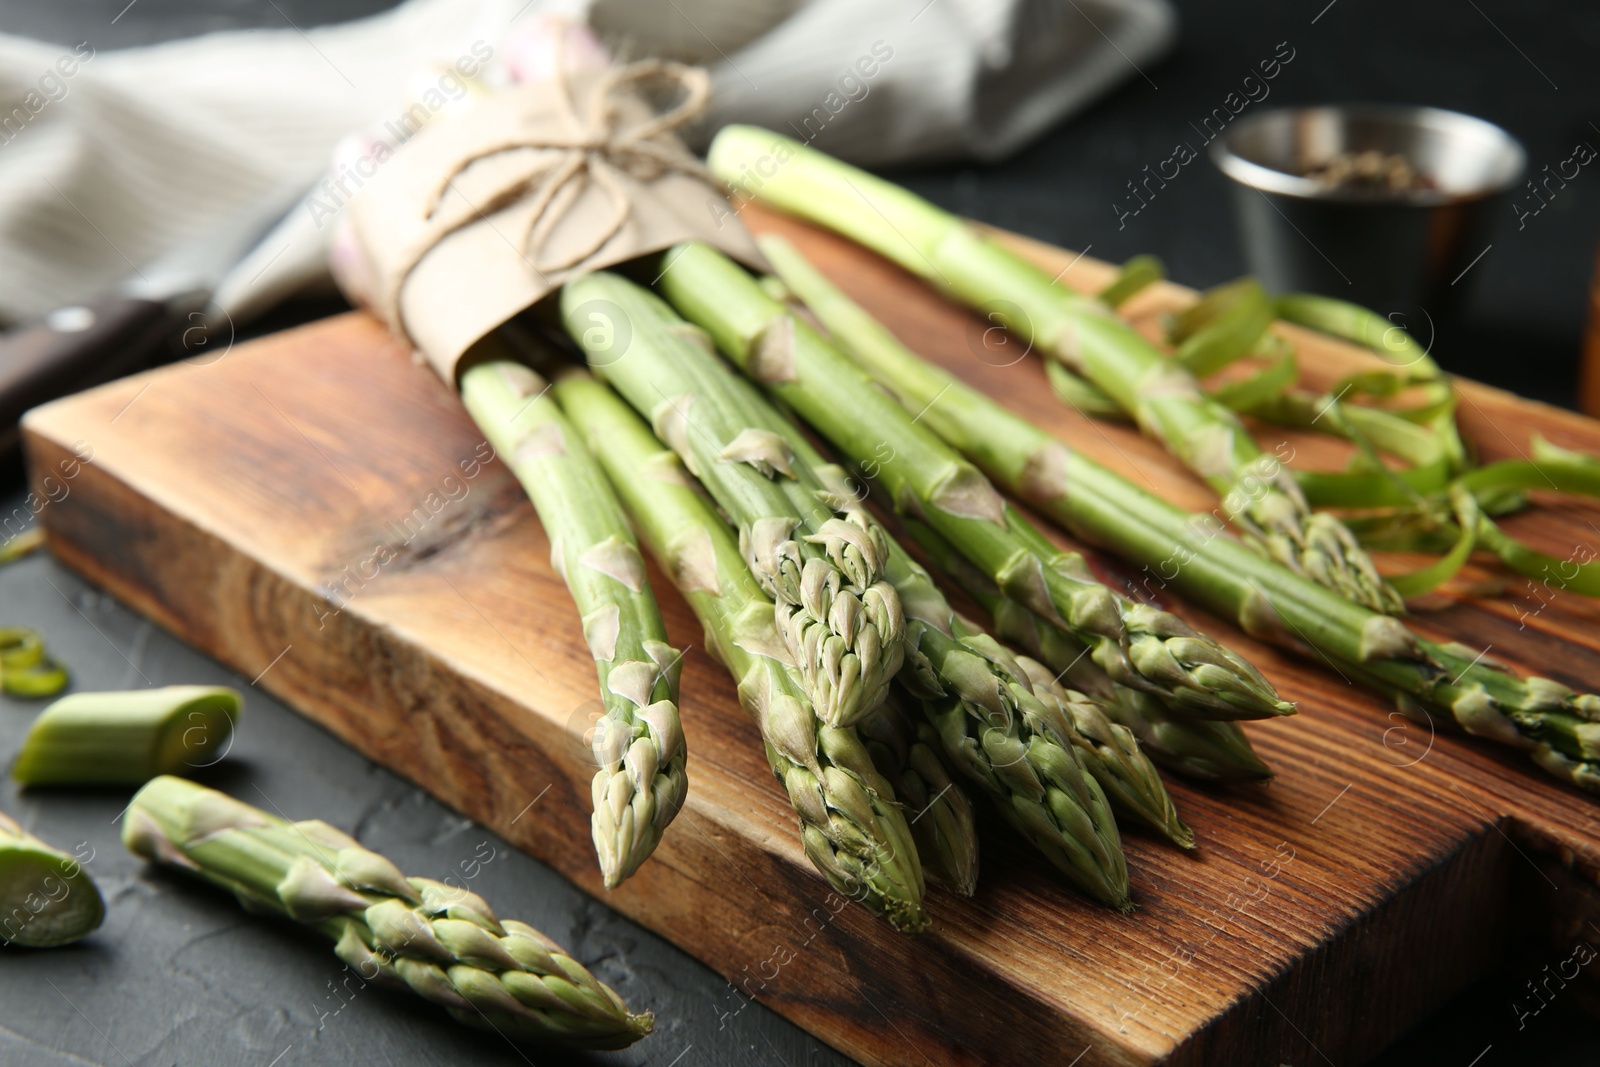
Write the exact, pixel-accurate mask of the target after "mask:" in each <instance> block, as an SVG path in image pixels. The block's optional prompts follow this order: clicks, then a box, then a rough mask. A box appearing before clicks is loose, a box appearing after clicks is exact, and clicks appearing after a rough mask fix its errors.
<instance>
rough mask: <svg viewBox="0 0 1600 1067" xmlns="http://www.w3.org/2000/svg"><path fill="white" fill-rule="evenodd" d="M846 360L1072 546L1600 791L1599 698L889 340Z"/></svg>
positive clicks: (1410, 707)
mask: <svg viewBox="0 0 1600 1067" xmlns="http://www.w3.org/2000/svg"><path fill="white" fill-rule="evenodd" d="M884 336H888V335H887V334H883V335H879V337H880V338H881V337H884ZM890 339H891V340H892V338H890ZM849 351H850V354H851V356H852V357H854V358H855V359H856V360H857V361H858V362H859V363H860V364H861V365H862V366H863V367H865V368H867V369H868V370H869V371H870V372H871V374H872V377H873V378H874V379H875V380H876V381H877V382H878V383H879V384H880V385H882V386H883V387H884V388H886V389H888V390H890V391H891V392H892V394H893V395H894V396H895V397H896V398H897V399H898V400H899V402H900V403H901V404H903V405H904V406H905V409H906V410H908V411H916V412H920V413H922V417H921V418H920V419H919V421H920V422H921V423H922V424H925V425H927V426H928V427H929V428H930V429H931V430H932V431H933V432H934V433H936V434H938V435H939V437H941V438H942V439H944V440H945V441H946V442H948V443H950V444H951V445H952V446H953V447H956V448H958V449H960V450H961V452H962V453H963V454H964V455H966V456H968V457H969V458H970V459H971V460H972V461H973V462H974V463H976V464H977V465H978V466H979V467H981V468H982V469H983V470H984V471H985V472H987V473H988V475H989V476H990V477H991V478H993V479H994V480H995V482H997V483H998V484H999V485H1000V486H1002V487H1003V488H1005V489H1006V490H1008V491H1009V492H1012V493H1014V494H1016V495H1017V496H1018V497H1019V498H1021V499H1022V500H1025V501H1027V502H1028V503H1029V504H1030V505H1032V506H1033V507H1035V508H1036V509H1038V510H1039V511H1040V512H1041V513H1042V514H1044V515H1046V516H1047V517H1049V518H1051V519H1053V520H1054V521H1056V522H1058V523H1060V524H1061V525H1062V526H1063V527H1064V528H1066V529H1067V530H1069V531H1070V532H1072V533H1073V534H1074V535H1076V536H1078V537H1081V538H1083V539H1084V540H1085V541H1088V542H1090V543H1093V544H1100V545H1104V546H1106V547H1108V548H1110V549H1111V550H1113V551H1115V552H1116V553H1117V554H1118V555H1120V556H1122V557H1123V558H1125V559H1127V560H1129V561H1130V562H1132V563H1134V564H1135V565H1138V566H1141V567H1143V568H1144V570H1145V572H1146V574H1147V575H1148V576H1149V577H1148V578H1147V580H1149V581H1154V582H1156V583H1157V584H1158V585H1159V586H1160V587H1166V586H1169V585H1170V586H1171V587H1172V588H1173V589H1175V590H1176V591H1177V592H1179V593H1180V594H1182V595H1184V596H1187V597H1189V598H1190V599H1192V600H1194V601H1195V602H1196V603H1198V604H1199V605H1201V606H1203V607H1206V608H1208V609H1210V610H1212V611H1214V612H1216V613H1217V614H1219V615H1223V616H1225V617H1228V618H1232V619H1234V620H1235V621H1236V622H1237V623H1238V625H1239V626H1240V628H1242V629H1243V630H1244V631H1245V632H1247V633H1250V634H1252V635H1254V636H1257V637H1260V638H1263V639H1266V640H1271V641H1274V642H1277V643H1279V644H1283V645H1287V646H1289V647H1292V648H1296V649H1300V650H1302V651H1308V652H1309V653H1310V654H1311V655H1313V656H1314V657H1316V658H1317V659H1319V660H1321V661H1325V662H1327V663H1328V664H1330V665H1332V666H1333V667H1334V669H1335V670H1337V671H1339V672H1340V673H1341V674H1344V675H1346V676H1347V677H1353V678H1359V679H1361V680H1363V681H1365V682H1367V683H1368V684H1370V685H1371V686H1373V687H1374V688H1376V689H1378V690H1379V691H1380V692H1383V693H1385V694H1388V695H1390V696H1393V697H1394V698H1395V699H1396V700H1397V701H1398V702H1399V703H1400V705H1401V707H1402V709H1403V710H1406V711H1409V712H1411V713H1414V714H1421V713H1430V714H1436V715H1440V716H1443V717H1444V718H1445V719H1446V720H1447V721H1453V722H1454V723H1455V724H1457V725H1458V726H1460V727H1461V728H1462V729H1463V730H1464V731H1465V732H1467V733H1470V734H1474V735H1477V736H1480V737H1484V738H1487V739H1490V740H1494V741H1498V742H1501V743H1503V744H1507V745H1510V746H1512V747H1515V748H1519V749H1523V750H1526V751H1527V752H1528V753H1529V755H1530V757H1531V758H1532V759H1533V760H1534V761H1535V763H1537V764H1538V765H1539V766H1540V767H1541V768H1543V769H1544V770H1546V771H1548V772H1549V773H1551V774H1553V775H1555V776H1556V777H1558V778H1561V779H1562V780H1564V781H1567V782H1570V783H1571V784H1573V785H1576V786H1578V787H1579V788H1581V789H1585V790H1588V791H1590V792H1600V696H1596V695H1594V694H1588V693H1577V692H1574V691H1573V690H1572V689H1571V688H1569V687H1567V686H1565V685H1562V684H1560V683H1558V682H1556V681H1553V680H1551V679H1547V678H1540V677H1528V678H1518V677H1516V676H1515V675H1513V674H1512V673H1511V672H1509V671H1507V670H1505V669H1503V668H1501V667H1498V666H1496V665H1494V664H1492V663H1490V662H1489V661H1487V660H1486V659H1485V658H1483V657H1481V656H1475V655H1474V654H1473V653H1472V651H1471V650H1469V649H1462V648H1460V647H1458V646H1450V645H1440V644H1437V643H1435V642H1430V641H1426V640H1424V639H1423V638H1421V637H1419V636H1417V635H1416V634H1414V633H1412V632H1411V631H1410V630H1409V629H1407V627H1406V626H1405V625H1404V624H1403V623H1402V622H1401V621H1400V620H1398V619H1396V618H1393V617H1391V616H1387V615H1383V614H1380V613H1378V612H1375V611H1373V610H1371V609H1370V608H1367V607H1364V606H1362V605H1361V604H1357V603H1355V602H1353V601H1351V600H1349V599H1347V598H1345V597H1342V596H1340V595H1339V594H1337V593H1335V592H1334V591H1332V590H1330V589H1328V588H1326V587H1325V586H1322V585H1320V584H1318V583H1316V582H1313V581H1311V580H1309V579H1308V578H1306V577H1305V576H1303V575H1301V574H1297V573H1295V572H1294V571H1291V570H1290V569H1288V568H1287V567H1284V566H1282V565H1280V564H1277V563H1274V562H1273V561H1271V560H1268V559H1265V558H1263V557H1262V556H1260V555H1258V554H1256V553H1254V552H1252V551H1251V550H1249V549H1248V548H1246V547H1245V546H1244V545H1242V544H1240V543H1239V542H1238V541H1236V540H1234V539H1232V538H1230V537H1227V536H1225V535H1223V534H1221V533H1220V532H1219V531H1218V530H1216V529H1215V528H1214V526H1212V525H1209V524H1208V523H1207V522H1206V519H1205V517H1204V516H1196V515H1190V514H1187V513H1185V512H1184V511H1182V510H1181V509H1179V508H1177V507H1174V506H1173V505H1172V504H1169V503H1168V502H1166V501H1165V500H1162V499H1160V498H1158V497H1156V496H1154V495H1152V494H1150V493H1147V492H1145V491H1144V490H1142V489H1140V488H1138V487H1137V486H1135V485H1133V484H1132V483H1131V482H1129V481H1127V480H1126V479H1124V478H1122V477H1120V476H1119V475H1116V474H1114V473H1112V472H1111V471H1108V470H1107V469H1105V468H1104V467H1102V466H1100V465H1099V464H1097V463H1095V462H1094V461H1092V460H1090V459H1088V458H1087V457H1084V456H1082V455H1079V454H1078V453H1076V452H1074V451H1073V450H1072V449H1070V448H1068V447H1067V446H1066V445H1065V444H1063V443H1062V442H1060V441H1058V440H1056V439H1055V438H1054V437H1052V436H1050V435H1049V434H1048V433H1046V432H1045V431H1044V430H1042V429H1040V428H1039V427H1037V426H1034V425H1033V424H1032V423H1029V422H1028V421H1027V420H1025V419H1023V418H1021V417H1020V416H1018V415H1016V414H1014V413H1012V412H1011V411H1009V410H1007V409H1006V408H1005V407H1004V406H1003V405H1001V404H999V403H997V402H995V401H994V400H993V399H991V398H989V397H987V396H985V395H983V394H982V393H980V392H978V391H977V390H975V389H972V388H971V387H969V386H967V385H965V384H964V383H962V382H960V381H958V380H957V379H956V378H954V377H953V376H952V375H950V374H948V373H946V372H945V371H943V370H941V369H939V368H937V367H934V366H933V365H932V364H930V363H928V362H926V361H925V360H923V359H921V358H920V357H918V356H917V355H916V354H914V353H913V352H911V351H910V350H909V349H907V348H905V347H904V346H903V345H901V344H899V342H898V341H895V342H894V343H893V344H883V343H873V344H852V345H851V346H850V347H849ZM935 401H937V403H935ZM929 525H933V524H932V523H930V524H929ZM937 532H939V533H941V534H943V533H944V531H943V530H939V531H937ZM948 539H949V540H951V541H952V542H954V540H955V539H954V538H948ZM1001 589H1002V592H1009V591H1008V590H1005V589H1004V587H1003V586H1002V587H1001ZM1014 599H1021V598H1014ZM1024 603H1025V606H1027V607H1028V608H1029V609H1030V610H1031V609H1033V607H1034V605H1033V604H1029V603H1026V602H1024ZM1046 621H1049V622H1051V623H1052V624H1054V623H1055V622H1056V620H1054V619H1051V618H1048V617H1046ZM1071 636H1073V637H1076V636H1077V635H1076V634H1073V635H1071ZM1116 680H1118V681H1120V680H1121V679H1116Z"/></svg>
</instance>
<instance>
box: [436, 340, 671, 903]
mask: <svg viewBox="0 0 1600 1067" xmlns="http://www.w3.org/2000/svg"><path fill="white" fill-rule="evenodd" d="M474 354H475V355H476V356H478V357H480V358H483V359H484V360H485V361H484V362H480V363H478V364H476V365H475V366H472V367H470V368H469V369H468V370H467V371H466V373H464V374H463V375H462V376H461V400H462V402H463V403H464V404H465V405H466V407H467V410H468V411H469V412H471V413H472V417H473V419H474V420H475V421H476V422H477V424H478V428H479V430H481V431H482V432H483V434H484V436H485V437H486V438H488V440H489V443H490V444H491V445H493V446H494V450H495V452H496V453H497V454H498V455H499V456H500V458H501V459H502V460H503V461H505V462H506V463H507V464H508V465H509V466H510V467H511V469H512V471H513V472H514V473H515V474H516V476H517V480H518V481H520V482H521V483H522V486H523V488H524V489H526V490H527V493H528V496H529V497H530V498H531V499H532V501H533V506H534V509H535V510H536V511H537V512H538V513H539V520H540V521H541V522H542V523H544V527H545V531H546V533H547V534H548V535H549V538H550V550H551V557H552V560H553V562H554V563H555V565H556V568H557V570H559V571H560V572H561V575H562V577H563V578H565V579H566V582H567V589H568V590H569V591H570V592H571V593H572V599H573V600H574V601H575V602H576V603H577V605H578V613H579V615H581V616H582V617H583V632H584V636H585V637H586V638H587V639H588V643H589V651H590V652H591V653H592V654H593V656H594V662H595V669H596V671H597V672H598V674H599V676H600V696H601V700H602V703H603V704H604V705H605V717H604V718H603V719H602V720H601V722H600V725H599V729H597V730H596V731H595V735H594V758H595V763H596V764H597V765H598V766H599V768H600V769H599V770H598V771H597V772H596V773H595V776H594V782H593V788H592V792H593V794H594V817H593V820H592V823H591V828H592V830H593V834H594V844H595V851H596V852H597V853H598V854H599V857H600V870H601V872H602V874H603V876H604V878H605V884H606V887H607V888H608V889H609V888H613V887H615V886H617V885H618V884H620V883H621V882H622V880H623V879H625V878H627V877H628V876H629V875H630V874H632V873H633V872H634V871H635V870H637V869H638V867H639V865H640V864H641V863H643V862H644V861H645V859H646V858H647V857H649V855H650V853H651V852H653V851H654V850H655V847H656V844H657V842H659V841H660V840H661V834H662V832H663V831H664V830H665V829H666V828H667V824H668V823H670V822H671V821H672V819H673V817H674V816H675V815H677V814H678V810H679V809H680V808H682V807H683V801H684V797H685V796H686V795H687V793H688V789H689V778H688V772H687V770H686V767H685V764H686V762H687V759H688V753H687V750H686V746H685V745H684V740H683V728H682V726H680V725H679V722H678V703H677V702H678V675H679V673H680V669H681V660H682V656H681V654H680V653H679V652H678V651H677V650H676V649H674V648H673V647H672V646H671V645H669V644H668V643H667V630H666V626H665V624H664V623H663V622H662V621H661V612H660V609H658V608H657V607H656V601H655V597H654V595H653V594H652V593H651V591H650V585H649V582H648V581H647V580H646V577H645V570H644V560H643V558H642V557H641V556H640V555H639V546H638V544H637V543H636V542H635V541H634V538H633V533H632V531H631V530H630V529H629V527H628V520H627V518H626V517H625V516H624V514H623V511H622V506H621V504H619V503H618V502H617V498H616V496H615V494H613V493H612V491H611V485H610V483H609V482H608V481H607V480H606V476H605V474H604V472H602V471H601V469H600V467H599V465H598V464H597V463H596V462H595V461H594V458H593V457H592V456H590V455H589V452H588V450H587V448H585V446H584V443H583V439H582V438H581V437H580V436H579V435H578V434H577V433H576V432H575V431H574V430H573V428H572V426H571V425H570V424H569V423H568V422H567V420H566V418H565V417H564V416H563V415H562V414H561V410H560V408H559V407H557V406H556V402H555V401H554V400H553V399H552V398H550V397H548V396H546V395H545V393H546V392H547V391H548V389H549V386H548V385H547V384H546V383H545V381H544V379H543V378H541V377H540V376H539V375H537V374H535V373H534V372H533V371H531V370H529V369H528V368H527V367H525V366H523V365H522V364H520V363H515V362H512V361H510V360H508V359H506V358H504V357H505V356H506V355H507V352H506V350H505V349H504V348H503V347H502V346H501V345H500V344H499V343H498V342H497V341H495V340H493V339H491V340H490V341H488V342H483V343H480V346H479V349H478V351H477V352H475V353H474Z"/></svg>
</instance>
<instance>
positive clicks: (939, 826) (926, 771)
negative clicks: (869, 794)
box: [856, 698, 978, 897]
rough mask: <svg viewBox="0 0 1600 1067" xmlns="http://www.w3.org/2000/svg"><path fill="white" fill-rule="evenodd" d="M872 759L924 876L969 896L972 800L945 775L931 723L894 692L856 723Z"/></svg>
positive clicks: (974, 846) (973, 881) (974, 876)
mask: <svg viewBox="0 0 1600 1067" xmlns="http://www.w3.org/2000/svg"><path fill="white" fill-rule="evenodd" d="M856 731H857V732H858V733H859V734H860V735H861V740H862V742H863V743H864V744H865V745H866V746H867V752H868V753H870V754H871V756H872V764H873V766H874V767H876V768H877V769H878V773H879V774H881V775H882V776H883V777H884V779H885V780H886V781H887V782H888V783H889V784H890V785H892V786H893V787H894V792H895V796H896V797H898V798H899V799H900V801H901V803H903V804H904V805H905V806H906V811H907V814H908V815H909V817H910V823H911V836H912V838H913V840H915V841H916V843H917V855H918V856H919V857H920V858H921V860H922V868H923V871H924V872H925V873H926V874H927V876H928V880H929V881H933V882H938V883H939V884H940V885H942V886H944V887H945V888H946V889H948V890H950V892H952V893H955V894H957V895H959V896H963V897H970V896H971V895H972V894H973V893H974V892H975V891H976V890H977V888H978V831H977V828H976V827H975V826H974V825H973V821H972V802H971V801H969V800H968V799H967V794H966V793H964V792H962V789H961V787H960V786H959V785H957V784H956V783H955V782H954V781H952V780H951V778H950V772H949V770H948V769H947V768H946V767H945V765H944V757H942V756H941V755H940V752H941V751H943V748H942V746H941V744H940V742H939V737H938V735H937V734H936V733H935V732H934V730H933V727H932V726H930V725H929V724H928V723H926V722H921V721H919V717H918V716H913V715H910V714H908V713H907V712H906V711H905V710H904V709H903V708H901V707H900V706H899V703H898V702H897V701H896V700H894V699H893V698H891V699H889V700H885V701H884V702H883V703H882V704H879V705H878V706H877V707H876V708H874V709H873V710H872V711H870V712H868V713H867V716H866V718H864V719H862V720H861V722H860V723H859V724H857V726H856Z"/></svg>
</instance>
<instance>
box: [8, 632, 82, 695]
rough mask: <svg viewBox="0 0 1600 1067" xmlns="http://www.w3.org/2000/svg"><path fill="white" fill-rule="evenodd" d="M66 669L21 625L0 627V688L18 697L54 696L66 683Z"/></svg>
mask: <svg viewBox="0 0 1600 1067" xmlns="http://www.w3.org/2000/svg"><path fill="white" fill-rule="evenodd" d="M68 680H69V678H68V675H67V669H66V668H65V667H63V666H62V665H61V664H59V663H57V662H56V661H55V660H54V659H52V658H51V657H50V654H49V653H48V652H46V651H45V647H44V641H43V639H41V638H40V637H39V634H38V633H37V632H36V631H34V630H30V629H28V628H27V627H25V626H4V627H0V691H4V692H6V693H9V694H11V695H12V696H19V697H49V696H55V695H56V694H57V693H59V692H61V690H63V689H65V688H66V687H67V682H68Z"/></svg>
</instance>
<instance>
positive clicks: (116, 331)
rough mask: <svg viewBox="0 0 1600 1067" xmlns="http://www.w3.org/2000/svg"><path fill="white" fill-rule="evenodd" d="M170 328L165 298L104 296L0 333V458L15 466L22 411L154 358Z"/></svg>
mask: <svg viewBox="0 0 1600 1067" xmlns="http://www.w3.org/2000/svg"><path fill="white" fill-rule="evenodd" d="M170 329H171V323H170V316H169V313H168V307H167V305H166V304H164V303H162V302H160V301H156V300H140V299H137V298H135V297H128V296H109V297H106V298H105V299H103V300H100V301H98V302H96V303H93V304H80V305H73V306H71V307H64V308H58V309H57V310H55V311H53V312H51V313H50V314H49V315H47V316H46V317H45V319H44V321H42V322H39V323H36V324H34V325H32V326H25V327H23V328H21V329H18V330H13V331H11V332H9V333H6V334H3V335H0V463H3V464H4V465H5V466H7V467H12V466H14V463H15V459H16V453H17V451H18V448H19V444H20V436H21V435H20V431H19V428H18V424H19V423H20V422H21V421H22V415H23V412H25V411H27V410H28V409H29V408H31V407H36V406H37V405H39V404H43V403H45V402H46V401H48V400H54V399H56V398H57V397H61V396H66V395H67V394H68V393H75V392H77V391H78V390H80V389H87V388H89V387H90V386H92V385H99V384H101V383H102V382H109V381H111V380H112V379H114V378H121V377H123V376H125V375H128V374H132V373H134V372H135V371H140V370H144V369H146V368H148V367H151V366H154V365H156V364H157V363H158V362H161V361H162V359H161V357H162V356H163V355H164V353H165V349H166V343H167V340H168V336H169V332H170Z"/></svg>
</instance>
